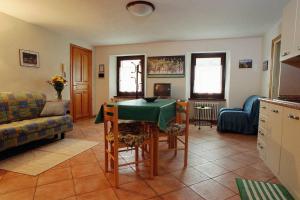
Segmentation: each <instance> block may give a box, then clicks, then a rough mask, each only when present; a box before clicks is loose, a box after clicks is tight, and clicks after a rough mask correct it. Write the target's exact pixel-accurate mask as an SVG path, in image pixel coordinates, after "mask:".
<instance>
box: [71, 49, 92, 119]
mask: <svg viewBox="0 0 300 200" xmlns="http://www.w3.org/2000/svg"><path fill="white" fill-rule="evenodd" d="M73 49H80V50H84V51H86V52H88V57H89V58H88V60H89V73H88V77H89V81H88V101H89V106H88V109H89V118H91V117H92V116H93V109H92V108H93V102H92V95H93V87H92V83H93V82H92V79H93V71H92V70H93V68H92V63H93V60H92V54H93V51H92V50H90V49H87V48H84V47H81V46H78V45H75V44H70V101H71V103H70V105H71V115H72V116H73V121H74V122H75V121H76V119H75V116H74V111H75V107H74V104H73V98H74V85H73V84H74V83H73Z"/></svg>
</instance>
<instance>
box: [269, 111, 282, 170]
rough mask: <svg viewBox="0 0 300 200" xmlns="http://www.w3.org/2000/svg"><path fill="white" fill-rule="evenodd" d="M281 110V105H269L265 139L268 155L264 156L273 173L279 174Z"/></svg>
mask: <svg viewBox="0 0 300 200" xmlns="http://www.w3.org/2000/svg"><path fill="white" fill-rule="evenodd" d="M282 111H283V108H282V107H281V106H277V105H270V108H269V127H268V134H267V139H266V155H268V156H267V157H266V164H267V166H268V167H269V168H270V169H271V171H272V172H273V173H274V174H275V175H277V174H279V161H280V151H281V133H282Z"/></svg>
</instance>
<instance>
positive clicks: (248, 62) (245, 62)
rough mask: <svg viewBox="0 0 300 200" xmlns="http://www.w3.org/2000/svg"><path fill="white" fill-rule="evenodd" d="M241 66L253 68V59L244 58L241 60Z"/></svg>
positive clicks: (242, 67) (241, 67)
mask: <svg viewBox="0 0 300 200" xmlns="http://www.w3.org/2000/svg"><path fill="white" fill-rule="evenodd" d="M239 68H240V69H245V68H252V59H243V60H240V63H239Z"/></svg>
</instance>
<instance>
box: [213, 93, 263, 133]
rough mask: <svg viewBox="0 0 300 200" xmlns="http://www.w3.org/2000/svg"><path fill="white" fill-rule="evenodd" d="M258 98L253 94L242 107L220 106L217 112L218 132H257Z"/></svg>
mask: <svg viewBox="0 0 300 200" xmlns="http://www.w3.org/2000/svg"><path fill="white" fill-rule="evenodd" d="M259 98H261V97H260V96H257V95H253V96H250V97H248V98H247V100H246V101H245V103H244V106H243V108H222V109H221V110H220V111H219V114H218V126H217V130H218V131H219V132H236V133H243V134H253V135H254V134H257V130H258V118H259Z"/></svg>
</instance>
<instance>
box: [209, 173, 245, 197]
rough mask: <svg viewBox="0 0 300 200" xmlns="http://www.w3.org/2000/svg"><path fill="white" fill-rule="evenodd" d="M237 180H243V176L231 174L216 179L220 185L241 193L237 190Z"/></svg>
mask: <svg viewBox="0 0 300 200" xmlns="http://www.w3.org/2000/svg"><path fill="white" fill-rule="evenodd" d="M236 178H241V176H239V175H237V174H234V173H232V172H230V173H227V174H223V175H221V176H218V177H215V178H214V180H215V181H217V182H218V183H220V184H222V185H224V186H226V187H227V188H229V189H230V190H232V191H233V192H235V193H239V190H238V188H237V185H236V181H235V179H236Z"/></svg>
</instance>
